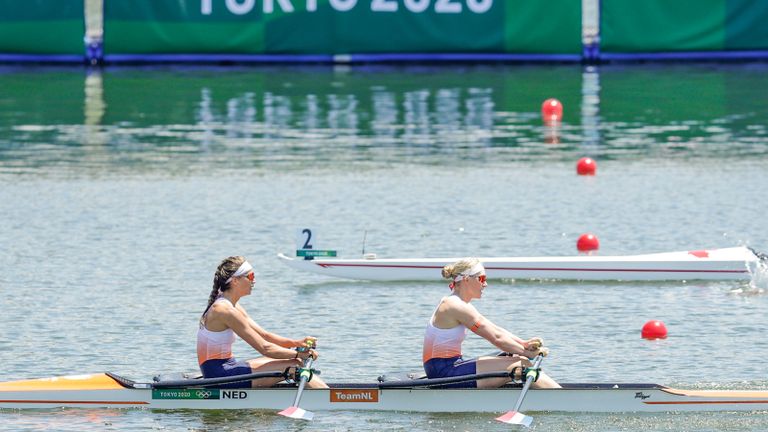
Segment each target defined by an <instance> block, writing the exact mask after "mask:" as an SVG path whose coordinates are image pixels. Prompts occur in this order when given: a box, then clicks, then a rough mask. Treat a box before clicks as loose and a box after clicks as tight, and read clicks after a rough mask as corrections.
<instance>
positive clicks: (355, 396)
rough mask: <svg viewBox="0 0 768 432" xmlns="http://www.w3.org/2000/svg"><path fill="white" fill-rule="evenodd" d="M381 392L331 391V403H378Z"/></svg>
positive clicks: (371, 390)
mask: <svg viewBox="0 0 768 432" xmlns="http://www.w3.org/2000/svg"><path fill="white" fill-rule="evenodd" d="M378 401H379V390H378V389H375V388H371V389H331V402H378Z"/></svg>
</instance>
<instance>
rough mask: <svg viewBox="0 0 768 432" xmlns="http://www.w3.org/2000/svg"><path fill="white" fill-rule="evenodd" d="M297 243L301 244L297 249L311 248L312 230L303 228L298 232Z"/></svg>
mask: <svg viewBox="0 0 768 432" xmlns="http://www.w3.org/2000/svg"><path fill="white" fill-rule="evenodd" d="M299 244H300V245H302V246H301V247H300V248H299V249H312V230H311V229H309V228H304V229H303V230H301V233H300V234H299Z"/></svg>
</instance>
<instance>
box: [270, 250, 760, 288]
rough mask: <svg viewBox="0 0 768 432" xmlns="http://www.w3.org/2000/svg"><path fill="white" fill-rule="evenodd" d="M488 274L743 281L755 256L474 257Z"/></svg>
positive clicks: (327, 266) (348, 266) (406, 264)
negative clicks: (478, 259) (477, 258)
mask: <svg viewBox="0 0 768 432" xmlns="http://www.w3.org/2000/svg"><path fill="white" fill-rule="evenodd" d="M278 257H279V258H280V260H281V261H282V262H283V263H285V264H287V265H288V266H290V267H292V268H294V269H297V270H302V271H307V272H312V273H319V274H322V275H326V276H335V277H340V278H346V279H362V280H380V281H406V280H419V281H439V280H440V279H441V275H440V271H441V269H442V268H443V266H445V265H446V264H450V263H453V262H456V261H458V260H459V259H461V258H405V259H379V258H371V259H336V258H315V259H312V260H305V259H294V258H291V257H288V256H286V255H284V254H278ZM480 261H481V262H482V263H483V265H484V266H485V269H486V272H487V275H488V277H489V278H495V279H563V280H605V281H612V280H625V281H662V280H749V279H750V269H752V271H754V266H756V265H757V263H758V262H759V261H760V259H759V258H758V256H757V255H756V254H755V253H754V252H753V251H752V250H751V249H749V248H746V247H732V248H724V249H708V250H696V251H683V252H665V253H654V254H645V255H624V256H594V255H586V256H569V257H503V258H480Z"/></svg>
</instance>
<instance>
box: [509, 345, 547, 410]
mask: <svg viewBox="0 0 768 432" xmlns="http://www.w3.org/2000/svg"><path fill="white" fill-rule="evenodd" d="M542 358H543V357H542V356H541V355H538V356H536V360H535V361H534V362H533V366H531V368H532V369H537V368H538V367H539V365H540V364H541V359H542ZM532 383H533V376H528V377H526V378H525V384H523V389H522V390H521V391H520V397H518V398H517V402H516V403H515V408H514V409H513V410H512V411H517V410H519V409H520V406H521V405H522V404H523V398H525V393H526V392H528V387H530V386H531V384H532Z"/></svg>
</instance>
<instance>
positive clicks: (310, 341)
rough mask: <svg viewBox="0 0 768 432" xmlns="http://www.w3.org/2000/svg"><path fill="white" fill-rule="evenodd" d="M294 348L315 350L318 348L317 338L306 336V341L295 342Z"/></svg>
mask: <svg viewBox="0 0 768 432" xmlns="http://www.w3.org/2000/svg"><path fill="white" fill-rule="evenodd" d="M294 346H296V347H298V348H303V347H306V348H314V347H316V346H317V338H316V337H314V336H305V337H304V339H299V340H297V341H294Z"/></svg>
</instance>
